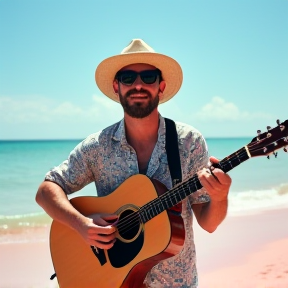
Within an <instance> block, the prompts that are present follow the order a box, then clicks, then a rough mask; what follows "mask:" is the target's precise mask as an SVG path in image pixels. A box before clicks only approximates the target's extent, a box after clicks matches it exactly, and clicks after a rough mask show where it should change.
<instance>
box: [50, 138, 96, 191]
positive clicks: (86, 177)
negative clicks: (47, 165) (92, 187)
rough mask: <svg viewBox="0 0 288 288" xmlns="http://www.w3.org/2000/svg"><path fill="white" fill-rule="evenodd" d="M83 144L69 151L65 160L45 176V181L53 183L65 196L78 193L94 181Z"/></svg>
mask: <svg viewBox="0 0 288 288" xmlns="http://www.w3.org/2000/svg"><path fill="white" fill-rule="evenodd" d="M83 143H84V142H81V143H80V144H78V145H77V146H76V147H75V148H74V150H72V151H71V153H70V155H69V157H68V159H67V160H65V161H64V162H63V163H61V164H60V165H59V166H57V167H54V168H53V169H51V170H50V171H49V172H48V173H47V174H46V175H45V180H47V181H52V182H55V183H56V184H58V185H59V186H60V187H62V189H63V190H64V192H65V193H66V194H71V193H73V192H76V191H79V190H80V189H82V188H83V187H84V186H86V185H88V184H89V183H91V182H93V181H94V177H93V173H92V170H91V169H90V165H89V161H88V157H87V155H86V153H85V147H84V144H83Z"/></svg>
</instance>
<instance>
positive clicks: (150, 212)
mask: <svg viewBox="0 0 288 288" xmlns="http://www.w3.org/2000/svg"><path fill="white" fill-rule="evenodd" d="M250 157H251V156H250V153H249V151H248V149H247V147H246V146H244V147H242V148H241V149H239V150H238V151H236V152H234V153H233V154H231V155H229V156H227V157H225V158H224V159H222V160H221V161H220V162H219V163H218V164H213V167H215V168H219V169H221V170H222V171H224V172H225V173H227V172H229V171H230V170H232V169H233V168H235V167H236V166H238V165H239V164H241V163H243V162H244V161H246V160H248V159H249V158H250ZM202 187H203V186H202V184H201V183H200V181H199V179H198V176H197V174H195V175H193V176H192V177H191V178H188V179H187V180H185V181H183V182H182V183H180V184H177V185H176V186H174V187H173V188H172V189H171V190H169V191H167V192H166V193H164V194H162V195H161V196H160V197H158V198H156V199H154V200H152V201H150V202H149V203H147V204H145V205H144V206H142V207H141V209H140V211H139V212H140V218H141V221H142V222H143V223H146V222H148V221H149V220H150V219H152V218H154V217H155V216H157V215H159V214H160V213H161V212H163V211H164V210H167V209H169V208H172V207H173V206H175V205H177V204H178V203H180V202H181V201H182V200H184V199H185V198H186V197H188V196H189V195H191V194H192V193H194V192H196V191H197V190H199V189H201V188H202Z"/></svg>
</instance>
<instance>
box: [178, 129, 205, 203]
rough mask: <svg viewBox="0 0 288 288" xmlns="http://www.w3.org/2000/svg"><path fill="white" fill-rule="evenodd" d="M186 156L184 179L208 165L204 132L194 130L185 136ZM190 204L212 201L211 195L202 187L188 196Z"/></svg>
mask: <svg viewBox="0 0 288 288" xmlns="http://www.w3.org/2000/svg"><path fill="white" fill-rule="evenodd" d="M184 142H185V145H184V146H185V149H184V150H185V154H186V155H185V156H186V157H185V158H186V159H184V161H185V163H183V164H184V165H182V167H185V168H184V169H183V171H182V173H183V180H185V179H188V178H190V177H192V176H193V175H195V174H196V173H197V171H199V170H201V169H203V168H204V167H208V163H209V156H208V148H207V144H206V141H205V139H204V137H203V136H202V134H201V133H200V132H199V131H197V130H192V131H191V132H190V133H187V135H186V137H185V140H184ZM188 199H189V201H190V204H191V205H193V204H200V203H205V202H209V201H210V196H209V194H208V193H207V191H206V189H204V188H201V189H200V190H198V191H196V192H194V193H192V194H191V195H190V196H188Z"/></svg>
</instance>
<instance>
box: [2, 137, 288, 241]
mask: <svg viewBox="0 0 288 288" xmlns="http://www.w3.org/2000/svg"><path fill="white" fill-rule="evenodd" d="M250 141H251V139H249V138H231V139H228V138H219V139H207V144H208V147H209V151H210V155H213V156H216V157H217V158H219V159H222V158H224V157H225V156H228V155H230V154H232V153H233V152H235V151H236V150H238V149H239V148H241V147H243V146H244V145H246V144H247V143H248V142H250ZM79 142H80V140H55V141H53V140H50V141H0V169H1V173H0V243H1V241H2V242H3V241H4V240H3V239H4V238H3V237H2V238H1V235H2V236H3V235H6V236H5V237H6V238H5V239H6V240H5V241H7V239H8V238H9V237H8V236H9V235H10V234H11V231H12V230H13V231H14V230H15V229H16V230H17V229H22V230H23V231H26V230H27V229H28V228H35V229H36V228H37V229H38V228H41V227H46V226H49V223H50V220H49V218H48V217H47V216H46V215H45V214H44V213H43V211H42V209H41V208H40V207H39V206H38V205H37V204H36V203H35V200H34V198H35V193H36V191H37V189H38V186H39V184H40V183H41V182H42V181H43V179H44V175H45V173H46V172H47V171H48V170H49V169H51V168H52V167H53V166H56V165H58V164H60V163H61V162H62V161H63V160H64V159H66V158H67V156H68V155H69V153H70V151H71V150H72V149H73V148H74V147H75V146H76V145H77V144H78V143H79ZM229 174H230V176H231V177H232V179H233V184H232V187H231V191H230V195H229V213H232V214H233V213H235V214H237V213H246V212H247V211H249V212H251V211H254V212H255V211H258V210H260V209H263V208H275V207H280V206H286V207H288V153H284V152H283V151H282V152H281V151H280V152H279V153H278V157H277V158H276V159H275V158H274V157H273V158H272V157H271V159H270V160H267V159H266V157H257V158H252V159H249V160H248V161H246V162H244V163H243V164H241V165H240V166H238V167H237V168H235V169H234V170H232V171H230V172H229ZM78 195H96V189H95V185H94V184H93V183H92V184H90V185H88V186H87V187H85V188H84V189H83V190H82V191H81V192H79V193H76V194H75V196H78ZM7 235H8V236H7ZM1 239H2V240H1Z"/></svg>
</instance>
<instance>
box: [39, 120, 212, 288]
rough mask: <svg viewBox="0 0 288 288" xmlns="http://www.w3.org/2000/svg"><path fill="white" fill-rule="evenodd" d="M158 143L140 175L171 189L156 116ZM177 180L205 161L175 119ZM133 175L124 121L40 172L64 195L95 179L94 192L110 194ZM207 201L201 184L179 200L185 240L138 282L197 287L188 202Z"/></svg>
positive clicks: (192, 132) (201, 144)
mask: <svg viewBox="0 0 288 288" xmlns="http://www.w3.org/2000/svg"><path fill="white" fill-rule="evenodd" d="M159 119H160V122H159V130H158V141H157V143H156V145H155V147H154V150H153V152H152V155H151V158H150V161H149V164H148V168H147V171H146V175H147V176H148V177H150V178H154V179H157V180H158V181H160V182H162V183H163V184H164V185H165V186H166V187H167V188H168V189H171V188H172V180H171V176H170V172H169V167H168V161H167V154H166V150H165V131H166V130H165V121H164V118H163V117H162V116H161V115H160V116H159ZM176 129H177V134H178V144H179V153H180V160H181V167H182V178H183V180H185V179H187V178H188V177H189V176H192V175H194V174H195V173H196V172H197V171H198V170H200V169H201V168H203V167H206V166H207V164H208V151H207V146H206V142H205V140H204V138H203V137H202V135H201V134H200V133H199V132H198V131H197V130H196V129H195V128H193V127H191V126H189V125H187V124H183V123H179V122H176ZM135 174H139V168H138V162H137V155H136V152H135V150H134V149H133V148H132V147H131V146H130V145H129V144H128V143H127V140H126V137H125V125H124V120H122V121H120V122H118V123H116V124H114V125H112V126H109V127H108V128H106V129H104V130H102V131H100V132H98V133H95V134H92V135H90V136H88V137H87V138H86V139H85V140H84V141H83V142H81V143H80V144H78V145H77V146H76V147H75V149H74V150H73V151H72V152H71V153H70V155H69V158H68V159H67V160H66V161H64V162H63V163H62V164H60V165H59V166H58V167H55V168H53V169H52V170H51V171H49V172H48V173H47V174H46V177H45V180H49V181H53V182H55V183H57V184H58V185H60V186H61V187H62V188H63V190H64V191H65V192H66V193H67V194H71V193H73V192H75V191H78V190H80V189H81V188H83V187H84V186H85V185H87V184H89V183H91V182H95V185H96V188H97V194H98V195H99V196H105V195H108V194H110V193H112V192H113V191H114V190H115V189H116V188H117V187H118V186H119V185H120V184H121V183H122V182H123V181H124V180H125V179H127V178H129V177H130V176H132V175H135ZM209 200H210V198H209V195H208V194H207V193H206V191H205V190H204V189H203V188H202V189H200V190H198V191H197V192H195V193H193V194H192V195H190V196H189V197H188V198H186V199H185V200H183V202H182V214H181V216H182V218H183V221H184V226H185V243H184V246H183V249H182V250H181V252H180V253H179V254H177V255H175V256H173V257H171V258H168V259H165V260H163V261H161V262H159V263H158V264H157V265H156V266H154V267H153V268H152V269H151V271H150V272H149V273H148V274H147V276H146V279H145V281H144V283H145V284H146V286H147V287H149V288H152V287H153V288H156V287H157V288H158V287H159V288H160V287H161V288H168V287H169V288H171V287H179V288H180V287H181V288H184V287H190V288H195V287H197V285H198V280H197V270H196V255H195V246H194V237H193V228H192V222H193V213H192V209H191V205H193V204H197V203H204V202H208V201H209Z"/></svg>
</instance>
